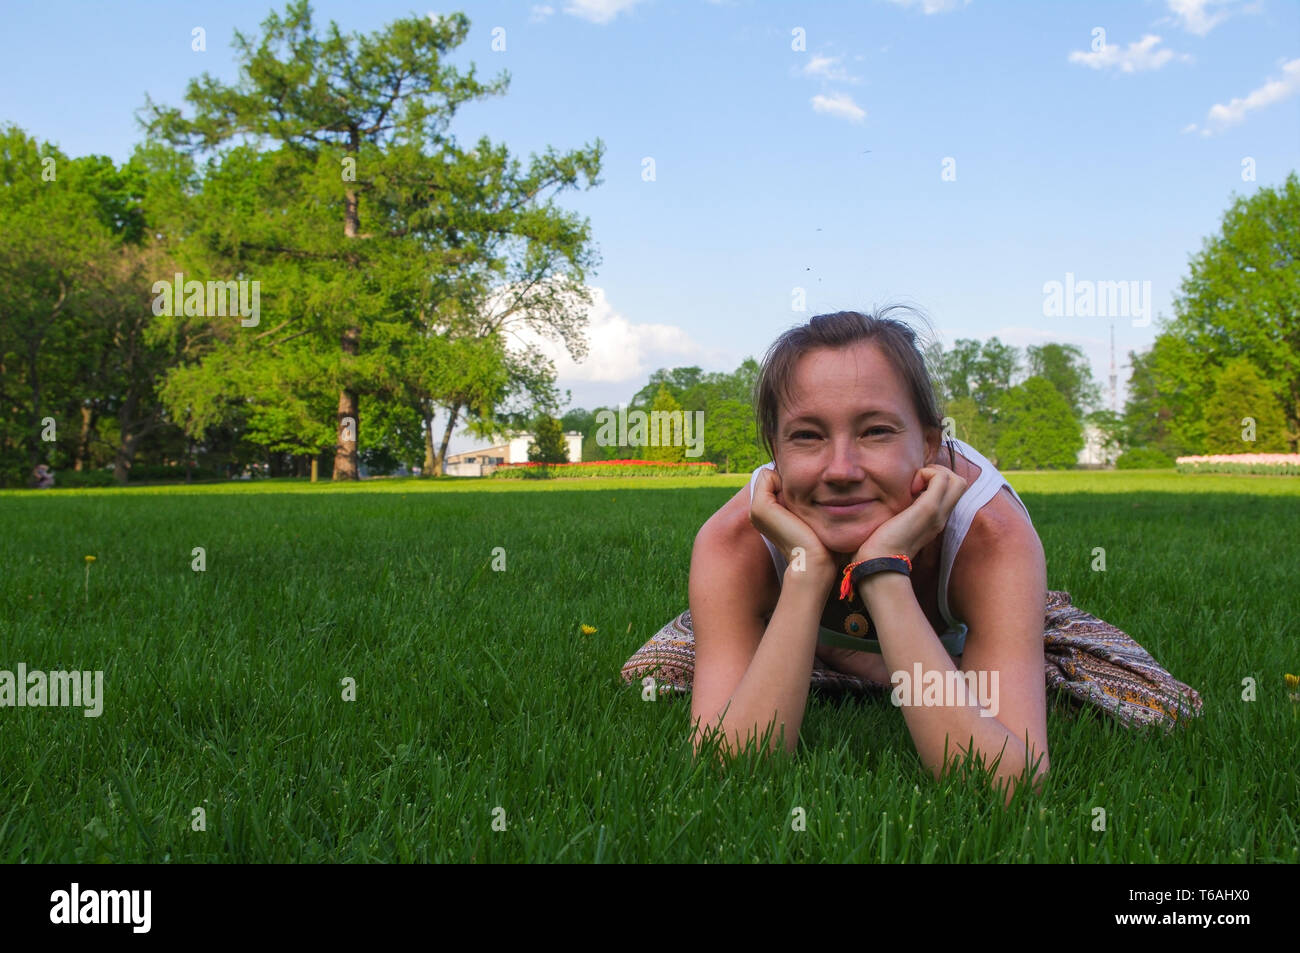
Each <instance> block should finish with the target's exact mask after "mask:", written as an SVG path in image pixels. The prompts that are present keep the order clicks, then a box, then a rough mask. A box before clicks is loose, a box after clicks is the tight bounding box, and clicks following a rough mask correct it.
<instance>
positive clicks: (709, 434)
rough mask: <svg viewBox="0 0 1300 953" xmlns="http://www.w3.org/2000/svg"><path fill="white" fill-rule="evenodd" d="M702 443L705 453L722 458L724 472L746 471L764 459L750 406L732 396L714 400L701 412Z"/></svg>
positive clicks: (752, 468)
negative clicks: (707, 408)
mask: <svg viewBox="0 0 1300 953" xmlns="http://www.w3.org/2000/svg"><path fill="white" fill-rule="evenodd" d="M704 447H705V450H706V455H707V456H708V457H710V458H716V457H721V458H722V470H723V472H725V473H749V472H751V471H752V470H754V469H756V468H757V467H760V466H762V465H763V464H764V463H766V462H767V459H768V457H767V452H766V451H765V450H764V449H763V447H762V444H761V443H760V441H759V437H758V427H757V422H756V420H755V419H754V409H753V407H752V406H751V405H750V404H749V403H744V402H741V401H739V400H734V399H724V400H718V401H715V402H713V404H712V405H711V406H710V409H709V410H707V411H706V412H705V415H704Z"/></svg>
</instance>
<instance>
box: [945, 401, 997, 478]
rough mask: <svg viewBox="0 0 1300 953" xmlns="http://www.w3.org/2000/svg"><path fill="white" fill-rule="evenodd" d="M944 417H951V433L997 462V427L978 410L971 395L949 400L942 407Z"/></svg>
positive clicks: (991, 460) (993, 461)
mask: <svg viewBox="0 0 1300 953" xmlns="http://www.w3.org/2000/svg"><path fill="white" fill-rule="evenodd" d="M943 414H944V416H945V417H950V418H952V435H953V436H954V437H956V438H957V439H958V440H960V441H962V442H963V443H968V444H970V445H971V446H972V447H974V448H975V449H976V450H978V451H979V452H980V453H982V454H984V456H986V457H988V458H989V460H990V462H992V463H993V464H994V465H996V464H997V450H996V447H997V437H998V433H999V428H998V427H997V425H996V424H994V422H993V421H992V420H991V419H990V418H989V417H988V416H987V415H985V414H984V412H983V411H981V410H980V408H979V405H978V404H976V403H975V398H973V397H969V396H967V397H958V398H955V399H953V400H949V401H948V402H947V403H946V404H945V405H944V408H943Z"/></svg>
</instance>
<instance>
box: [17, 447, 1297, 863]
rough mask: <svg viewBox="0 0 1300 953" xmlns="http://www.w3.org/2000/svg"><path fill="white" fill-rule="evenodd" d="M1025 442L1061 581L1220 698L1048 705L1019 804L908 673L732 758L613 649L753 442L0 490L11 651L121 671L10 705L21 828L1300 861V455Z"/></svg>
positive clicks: (643, 854)
mask: <svg viewBox="0 0 1300 953" xmlns="http://www.w3.org/2000/svg"><path fill="white" fill-rule="evenodd" d="M1008 476H1009V478H1010V479H1011V481H1012V483H1013V484H1014V485H1015V486H1016V489H1017V492H1019V493H1020V494H1021V496H1022V497H1023V498H1024V500H1025V502H1026V503H1027V504H1028V506H1029V509H1030V512H1031V514H1032V516H1033V519H1034V523H1035V525H1036V527H1037V529H1038V532H1039V535H1040V536H1041V537H1042V540H1043V544H1044V546H1045V548H1046V552H1047V564H1048V586H1049V588H1053V589H1065V590H1068V591H1069V592H1070V594H1071V595H1072V597H1073V600H1074V602H1075V603H1076V604H1077V605H1079V606H1081V607H1083V608H1084V609H1086V610H1088V611H1090V612H1092V613H1094V614H1096V615H1098V616H1100V617H1102V618H1103V619H1106V620H1107V621H1109V622H1112V623H1113V624H1115V625H1117V626H1119V627H1120V628H1122V629H1124V630H1125V631H1126V632H1128V633H1129V634H1131V635H1132V636H1133V637H1134V638H1136V639H1137V640H1138V641H1139V642H1140V643H1141V644H1142V645H1143V646H1145V647H1146V648H1147V649H1148V650H1149V651H1150V652H1151V653H1152V654H1153V655H1154V656H1155V657H1156V659H1157V660H1158V661H1160V663H1161V664H1163V665H1164V666H1165V667H1167V668H1168V669H1169V670H1170V671H1171V672H1172V673H1173V674H1174V675H1175V676H1176V677H1177V678H1179V679H1181V680H1182V681H1184V682H1187V683H1188V684H1190V685H1191V686H1192V687H1194V688H1196V689H1197V690H1198V691H1199V692H1200V693H1201V696H1202V698H1203V699H1204V703H1205V707H1204V713H1203V716H1202V717H1201V718H1200V719H1197V720H1195V721H1192V722H1189V723H1187V724H1185V725H1184V726H1182V727H1180V728H1179V729H1178V730H1177V731H1175V732H1174V733H1172V734H1169V735H1166V734H1163V733H1161V732H1159V731H1151V732H1141V731H1135V730H1131V729H1126V728H1124V727H1123V726H1122V725H1120V724H1118V723H1116V722H1113V721H1110V720H1109V719H1107V718H1106V717H1105V716H1102V715H1099V714H1097V713H1095V712H1093V711H1092V710H1087V711H1083V712H1077V710H1075V709H1073V708H1071V707H1070V706H1069V705H1068V704H1067V703H1064V702H1061V703H1056V704H1054V705H1053V707H1052V708H1051V710H1050V711H1049V716H1048V718H1049V720H1048V735H1049V743H1050V746H1051V764H1052V771H1051V773H1050V775H1049V780H1048V784H1047V787H1046V789H1045V790H1044V792H1043V794H1042V795H1040V796H1022V794H1021V793H1018V794H1017V797H1016V800H1015V801H1014V802H1013V804H1012V805H1011V807H1010V808H1007V809H1004V808H1003V807H1002V805H1001V801H1000V799H999V798H998V797H997V796H996V795H995V794H993V793H992V792H991V791H989V790H988V789H987V788H986V787H984V786H982V785H981V784H980V783H979V781H978V779H977V778H973V777H966V778H961V777H953V778H950V779H948V780H945V781H943V782H936V781H934V780H933V779H931V778H930V777H929V775H928V774H927V773H926V772H925V771H924V769H923V768H922V767H921V765H920V762H919V760H918V758H917V756H916V753H915V750H914V749H913V747H912V744H911V741H910V738H909V736H908V734H907V731H906V727H905V726H904V723H903V718H902V715H901V713H900V711H899V710H898V709H896V708H894V707H893V706H892V705H890V704H889V701H888V699H883V700H880V701H847V702H835V701H829V700H824V699H820V698H818V697H816V696H814V697H813V698H812V699H811V700H810V703H809V707H808V713H807V717H806V718H805V721H804V725H803V730H802V740H801V742H800V747H799V752H798V753H797V754H796V755H795V756H794V757H793V758H787V757H784V756H775V757H770V758H750V759H741V760H740V761H738V762H736V763H734V764H733V765H732V766H731V767H730V769H728V770H721V769H719V768H717V767H715V766H713V765H711V764H709V763H708V762H706V761H705V760H703V759H701V760H700V761H698V762H697V761H695V759H693V757H692V751H691V746H690V743H689V740H688V729H689V700H688V699H686V698H679V699H665V700H659V701H655V702H644V701H642V700H641V694H640V691H639V687H637V688H633V687H629V686H626V685H624V684H623V683H622V682H621V680H620V679H619V675H618V672H619V667H620V666H621V665H622V663H623V662H624V661H625V660H626V658H627V657H628V656H629V655H630V654H631V653H632V652H633V651H634V650H635V649H636V648H637V647H639V646H640V645H641V643H642V642H644V641H645V640H646V639H647V638H649V637H650V636H651V635H653V634H654V633H655V632H656V631H657V630H658V629H659V627H660V626H661V625H663V624H664V623H665V622H666V621H668V620H669V619H670V618H672V617H673V616H674V615H676V614H677V613H678V612H680V611H681V610H682V609H684V608H686V605H687V569H688V566H689V560H690V551H691V543H692V540H693V539H694V535H695V532H696V530H697V529H698V527H699V526H700V524H701V523H702V522H703V521H704V520H705V519H706V518H707V517H708V516H709V515H710V514H711V513H712V512H713V511H714V510H716V509H717V508H718V507H719V506H720V505H722V503H724V502H725V501H726V500H727V499H728V498H729V497H730V496H731V495H732V494H733V493H734V492H735V490H736V489H737V488H738V487H740V486H741V485H743V483H744V481H745V477H744V476H719V477H707V478H665V479H599V480H569V481H552V482H536V483H534V482H516V481H493V480H462V481H450V480H443V481H434V482H421V481H418V480H384V481H373V482H366V483H363V484H360V485H344V486H335V485H332V484H316V485H311V484H308V483H305V482H292V481H284V482H280V481H266V482H256V483H251V484H250V483H231V484H217V485H206V486H193V487H183V486H179V487H139V488H127V489H105V490H81V491H52V492H32V491H26V492H7V493H0V526H2V527H3V531H2V532H0V565H2V566H3V578H4V584H3V586H0V606H2V607H3V608H2V609H0V620H2V621H0V625H2V628H0V669H4V670H11V671H12V670H15V669H16V667H17V665H18V663H19V662H22V663H25V664H26V666H27V667H28V669H39V670H45V671H50V670H63V669H78V670H83V669H88V670H95V669H102V670H103V672H104V696H105V698H104V703H103V704H104V708H103V713H102V715H101V716H100V717H98V718H87V717H84V714H83V711H82V710H80V709H76V708H0V861H5V862H48V861H83V862H96V861H112V862H119V863H121V862H147V863H157V862H168V861H171V862H177V861H181V862H197V861H203V862H211V861H216V862H221V861H243V862H247V861H280V862H283V861H290V862H292V861H309V862H310V861H471V860H473V861H477V862H485V861H507V862H509V861H541V862H545V861H578V862H589V861H620V862H644V861H686V862H694V861H709V862H736V861H742V862H743V861H762V862H771V861H846V860H854V861H941V862H944V861H946V862H963V861H996V862H1020V861H1050V862H1096V861H1133V862H1146V861H1159V862H1190V861H1195V862H1211V861H1222V862H1269V861H1272V862H1289V863H1295V862H1297V861H1300V836H1298V831H1297V822H1296V816H1297V786H1298V781H1297V738H1300V706H1298V705H1296V704H1293V703H1292V702H1290V701H1289V700H1288V698H1287V691H1286V687H1285V685H1284V683H1283V673H1284V672H1288V671H1289V672H1292V673H1296V674H1300V647H1297V642H1296V634H1297V631H1300V630H1298V629H1297V626H1298V625H1300V622H1298V620H1300V585H1298V584H1297V580H1296V571H1297V566H1300V505H1298V504H1300V480H1297V479H1296V478H1294V477H1292V478H1275V477H1244V478H1243V477H1225V476H1204V475H1202V476H1179V475H1176V474H1174V473H1172V472H1169V471H1164V472H1157V471H1130V472H1105V473H1012V474H1009V475H1008ZM1098 546H1101V547H1104V548H1105V550H1106V571H1105V572H1094V571H1092V569H1091V565H1092V561H1093V549H1094V547H1098ZM195 547H203V548H204V550H205V558H206V571H205V572H195V571H193V570H192V568H191V563H192V560H193V558H194V557H193V556H192V550H193V549H194V548H195ZM494 547H503V548H504V550H505V558H506V569H505V571H504V572H497V571H493V569H492V566H491V563H492V560H493V550H494ZM86 555H93V556H95V557H96V561H95V562H94V563H93V565H91V567H90V576H89V587H88V598H87V590H86V586H85V578H86V577H85V565H86V564H85V563H84V561H83V557H84V556H86ZM582 624H587V625H591V626H595V627H596V629H597V631H596V632H595V633H594V634H591V635H582V634H581V633H580V630H579V626H580V625H582ZM349 678H350V679H355V686H356V688H355V700H354V701H346V700H344V699H343V697H342V696H343V693H344V684H343V681H344V679H349ZM1246 678H1253V679H1255V681H1256V682H1257V689H1256V692H1257V697H1256V700H1254V701H1243V699H1242V693H1243V679H1246ZM796 807H802V808H803V809H804V812H805V814H806V818H807V823H806V830H802V831H797V830H792V829H791V828H792V824H791V819H792V812H793V811H794V809H795V808H796ZM196 808H203V809H204V811H205V812H206V830H204V831H195V830H193V829H192V826H193V824H192V818H193V817H194V814H193V812H194V810H195V809H196ZM497 808H500V809H501V810H500V811H495V809H497ZM1095 808H1103V809H1104V810H1105V813H1106V830H1105V831H1096V830H1094V829H1093V822H1094V816H1095V815H1094V809H1095ZM494 818H499V819H503V820H504V824H505V830H496V829H494V823H493V822H494ZM496 826H497V827H500V826H501V824H500V823H498V824H497V825H496Z"/></svg>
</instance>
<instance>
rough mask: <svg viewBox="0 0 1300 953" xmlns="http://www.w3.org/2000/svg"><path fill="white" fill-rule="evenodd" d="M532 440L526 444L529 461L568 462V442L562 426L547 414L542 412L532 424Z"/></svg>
mask: <svg viewBox="0 0 1300 953" xmlns="http://www.w3.org/2000/svg"><path fill="white" fill-rule="evenodd" d="M533 435H534V438H535V439H534V441H533V442H531V443H529V445H528V460H529V462H530V463H568V462H569V448H568V442H567V441H566V440H565V439H564V428H563V427H562V426H561V425H560V422H559V421H558V420H556V419H555V418H554V417H552V416H550V415H549V414H542V415H541V416H539V417H538V418H537V420H536V422H535V423H534V424H533Z"/></svg>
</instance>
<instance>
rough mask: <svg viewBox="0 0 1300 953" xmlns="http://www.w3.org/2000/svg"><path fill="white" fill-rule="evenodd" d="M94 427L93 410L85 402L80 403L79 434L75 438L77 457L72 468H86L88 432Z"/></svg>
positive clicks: (88, 446) (88, 444) (88, 445)
mask: <svg viewBox="0 0 1300 953" xmlns="http://www.w3.org/2000/svg"><path fill="white" fill-rule="evenodd" d="M94 427H95V411H94V409H93V408H91V407H87V406H86V405H85V404H82V405H81V436H80V437H78V438H77V459H76V461H75V462H74V463H73V464H72V469H74V470H76V471H78V472H80V471H81V470H84V469H85V468H86V462H87V459H86V458H87V457H89V456H90V433H91V431H92V430H93V429H94Z"/></svg>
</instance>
